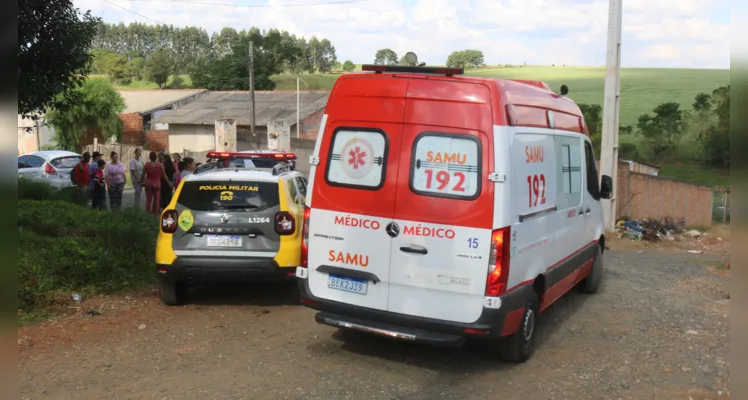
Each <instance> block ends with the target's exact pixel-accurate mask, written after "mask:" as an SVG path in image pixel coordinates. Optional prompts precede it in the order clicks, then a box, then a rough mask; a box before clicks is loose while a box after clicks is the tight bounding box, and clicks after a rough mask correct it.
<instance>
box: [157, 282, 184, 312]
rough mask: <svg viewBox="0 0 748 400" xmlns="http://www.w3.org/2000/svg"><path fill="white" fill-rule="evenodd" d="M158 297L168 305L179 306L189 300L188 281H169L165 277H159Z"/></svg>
mask: <svg viewBox="0 0 748 400" xmlns="http://www.w3.org/2000/svg"><path fill="white" fill-rule="evenodd" d="M158 297H160V298H161V301H162V302H163V303H164V304H166V305H168V306H179V305H182V304H184V303H185V301H186V300H187V282H186V281H177V282H173V281H169V280H167V279H165V278H163V277H159V279H158Z"/></svg>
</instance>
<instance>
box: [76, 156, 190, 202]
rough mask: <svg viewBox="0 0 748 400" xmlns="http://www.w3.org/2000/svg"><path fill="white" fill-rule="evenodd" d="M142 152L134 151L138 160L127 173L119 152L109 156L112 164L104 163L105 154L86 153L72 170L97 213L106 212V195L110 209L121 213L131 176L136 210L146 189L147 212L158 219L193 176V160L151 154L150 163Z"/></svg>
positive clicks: (132, 161) (135, 158)
mask: <svg viewBox="0 0 748 400" xmlns="http://www.w3.org/2000/svg"><path fill="white" fill-rule="evenodd" d="M142 155H143V151H142V150H141V149H135V157H134V158H133V159H132V160H130V164H129V166H128V168H127V169H126V168H125V166H124V164H122V163H121V162H120V161H119V155H118V154H117V152H114V151H113V152H111V153H110V154H109V163H107V162H106V161H104V160H103V159H102V154H101V153H99V152H98V151H94V153H93V154H89V153H88V152H85V153H83V158H82V159H81V161H80V162H79V163H78V164H77V165H76V166H75V168H74V169H73V175H74V178H73V180H74V182H75V183H76V185H78V187H80V188H81V189H82V190H84V191H85V192H87V193H88V194H89V195H90V197H91V206H92V207H93V208H94V209H98V210H104V209H105V208H106V197H107V191H108V192H109V208H110V209H111V210H112V211H119V210H120V209H121V208H122V193H123V191H124V188H125V182H126V174H127V172H128V171H129V173H130V182H131V183H132V186H133V189H135V198H134V200H135V208H140V198H141V196H142V193H143V189H145V209H146V211H147V212H149V213H152V214H155V215H159V214H160V213H161V210H162V209H164V208H165V207H166V206H167V205H168V204H169V203H170V202H171V198H172V195H173V193H174V188H176V187H177V185H179V182H180V181H181V180H182V179H184V178H186V177H187V176H189V175H191V174H192V173H194V171H195V168H197V164H196V163H195V160H194V159H193V158H191V157H185V158H184V159H182V157H181V156H180V155H179V154H178V153H175V154H174V155H173V156H174V157H173V158H172V156H171V155H169V154H168V153H163V152H161V153H156V152H153V151H152V152H150V154H149V155H148V159H149V160H148V161H147V162H144V161H143V159H142Z"/></svg>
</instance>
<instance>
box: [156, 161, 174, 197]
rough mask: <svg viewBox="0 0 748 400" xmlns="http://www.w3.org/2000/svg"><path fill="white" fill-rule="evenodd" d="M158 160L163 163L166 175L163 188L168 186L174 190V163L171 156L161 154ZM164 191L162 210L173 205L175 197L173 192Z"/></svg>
mask: <svg viewBox="0 0 748 400" xmlns="http://www.w3.org/2000/svg"><path fill="white" fill-rule="evenodd" d="M158 158H159V160H160V161H161V163H162V164H163V166H164V172H165V174H166V182H165V183H161V186H162V187H163V186H168V187H170V188H171V189H174V184H173V183H172V182H174V162H172V160H171V156H169V155H168V154H165V153H159V154H158ZM171 189H170V190H162V191H161V209H164V208H166V206H168V205H169V203H171V196H172V195H173V192H172V190H171Z"/></svg>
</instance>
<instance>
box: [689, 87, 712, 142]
mask: <svg viewBox="0 0 748 400" xmlns="http://www.w3.org/2000/svg"><path fill="white" fill-rule="evenodd" d="M693 110H694V111H695V112H696V114H698V116H699V119H700V120H701V132H702V133H703V132H704V131H705V130H706V124H707V123H708V120H709V114H710V112H711V111H712V96H710V95H708V94H706V93H699V94H697V95H696V97H695V98H694V102H693Z"/></svg>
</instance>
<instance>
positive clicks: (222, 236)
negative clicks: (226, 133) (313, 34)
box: [155, 166, 307, 305]
mask: <svg viewBox="0 0 748 400" xmlns="http://www.w3.org/2000/svg"><path fill="white" fill-rule="evenodd" d="M278 171H280V172H278ZM306 183H307V181H306V178H305V177H304V175H303V174H301V173H299V172H296V171H292V170H288V169H285V170H283V169H280V170H278V169H271V170H262V169H257V168H244V167H235V166H232V167H228V168H216V169H213V170H207V171H204V172H201V173H198V174H195V175H191V176H189V177H187V178H185V179H184V180H182V181H181V182H180V184H179V186H178V187H177V190H176V191H175V193H174V196H173V197H172V201H171V202H170V203H169V205H168V206H167V207H166V208H165V209H164V211H163V212H162V214H161V220H160V223H161V229H160V232H159V236H158V242H157V245H156V254H155V256H156V257H155V258H156V259H155V262H156V267H157V271H158V275H159V294H160V297H161V299H162V301H163V302H164V303H166V304H170V305H176V304H182V303H183V302H184V301H185V297H186V294H187V285H188V283H190V282H216V281H230V282H236V281H267V280H284V279H293V278H294V273H295V268H296V267H297V266H298V265H300V262H301V259H300V258H301V239H302V236H301V225H302V222H303V218H304V200H305V198H304V197H305V191H306Z"/></svg>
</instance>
